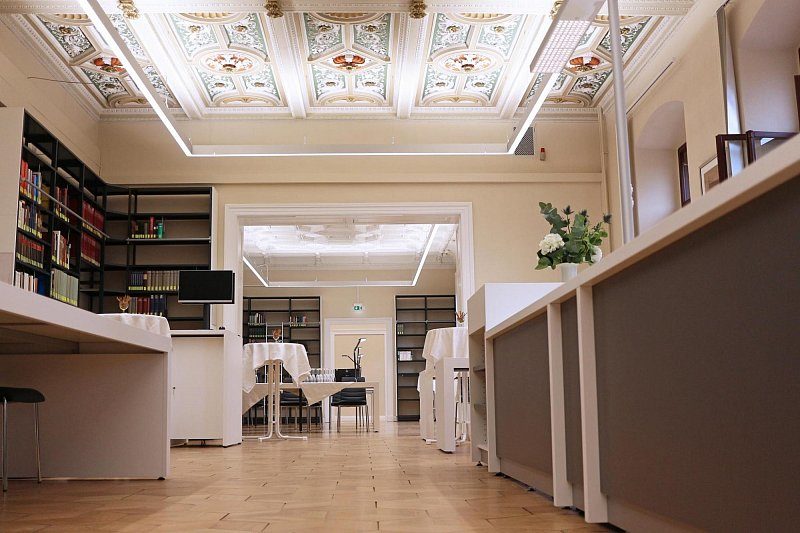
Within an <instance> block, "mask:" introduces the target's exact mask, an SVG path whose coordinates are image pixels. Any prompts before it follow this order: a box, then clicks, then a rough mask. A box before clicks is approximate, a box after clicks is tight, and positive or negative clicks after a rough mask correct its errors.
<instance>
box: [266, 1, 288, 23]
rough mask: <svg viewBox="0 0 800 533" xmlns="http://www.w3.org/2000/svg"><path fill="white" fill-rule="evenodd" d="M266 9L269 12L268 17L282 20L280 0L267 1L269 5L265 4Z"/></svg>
mask: <svg viewBox="0 0 800 533" xmlns="http://www.w3.org/2000/svg"><path fill="white" fill-rule="evenodd" d="M264 8H266V10H267V16H268V17H269V18H271V19H277V18H281V17H282V16H283V9H281V3H280V2H278V0H267V3H266V4H264Z"/></svg>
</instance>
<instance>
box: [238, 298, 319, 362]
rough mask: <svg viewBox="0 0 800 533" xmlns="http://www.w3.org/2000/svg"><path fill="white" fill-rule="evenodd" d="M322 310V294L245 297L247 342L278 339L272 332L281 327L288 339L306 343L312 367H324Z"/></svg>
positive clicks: (284, 336)
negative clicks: (320, 295)
mask: <svg viewBox="0 0 800 533" xmlns="http://www.w3.org/2000/svg"><path fill="white" fill-rule="evenodd" d="M321 309H322V308H321V298H320V297H319V296H302V297H300V296H290V297H275V296H245V297H244V302H243V305H242V312H243V314H244V317H243V320H242V324H243V326H244V327H243V328H242V331H243V335H242V336H243V340H244V343H245V344H247V343H250V342H275V341H274V340H273V338H272V332H273V331H274V330H276V329H280V330H281V338H282V340H283V341H284V342H296V343H299V344H302V345H304V346H305V347H306V352H308V362H309V364H310V365H311V367H312V368H320V367H321V366H322V364H321V363H322V330H321V323H322V315H321ZM303 317H305V319H304V318H303Z"/></svg>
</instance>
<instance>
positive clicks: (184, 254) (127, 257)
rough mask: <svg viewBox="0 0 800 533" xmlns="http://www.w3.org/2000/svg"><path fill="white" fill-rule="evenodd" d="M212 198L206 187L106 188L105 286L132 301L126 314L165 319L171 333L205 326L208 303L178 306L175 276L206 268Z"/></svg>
mask: <svg viewBox="0 0 800 533" xmlns="http://www.w3.org/2000/svg"><path fill="white" fill-rule="evenodd" d="M213 194H214V191H213V189H212V188H211V187H117V188H110V189H109V191H108V202H107V205H108V213H107V218H108V232H109V234H110V238H109V239H108V242H107V253H106V265H105V269H106V271H107V274H106V277H107V284H108V285H109V286H113V287H114V288H115V289H116V291H117V292H124V293H126V294H128V295H130V296H131V298H133V299H134V301H133V302H132V306H131V311H132V312H146V313H153V314H160V315H162V316H165V317H166V318H167V320H168V321H169V323H170V328H171V329H201V328H202V329H207V328H208V327H209V325H210V306H209V305H197V304H195V305H186V304H180V303H178V283H177V276H178V272H179V271H180V270H208V269H209V268H211V254H212V245H211V243H212V235H211V231H212V224H211V220H212V207H213ZM106 304H107V305H109V306H114V307H116V301H114V300H111V299H109V300H107V301H106Z"/></svg>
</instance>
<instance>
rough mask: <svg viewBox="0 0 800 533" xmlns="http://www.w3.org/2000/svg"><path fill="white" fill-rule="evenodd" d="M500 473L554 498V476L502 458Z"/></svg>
mask: <svg viewBox="0 0 800 533" xmlns="http://www.w3.org/2000/svg"><path fill="white" fill-rule="evenodd" d="M500 472H502V473H503V474H505V475H507V476H508V477H511V478H514V479H516V480H517V481H519V482H521V483H524V484H526V485H528V486H529V487H531V488H534V489H536V490H537V491H539V492H543V493H545V494H547V495H548V496H551V497H552V496H553V476H552V475H551V474H548V473H545V472H542V471H540V470H535V469H533V468H530V467H528V466H524V465H521V464H519V463H515V462H514V461H511V460H509V459H503V458H502V457H501V458H500Z"/></svg>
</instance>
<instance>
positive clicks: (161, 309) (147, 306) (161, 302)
mask: <svg viewBox="0 0 800 533" xmlns="http://www.w3.org/2000/svg"><path fill="white" fill-rule="evenodd" d="M129 309H130V312H131V313H138V314H140V315H156V316H166V314H167V296H166V295H165V294H154V295H151V296H132V297H131V305H130V308H129Z"/></svg>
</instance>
